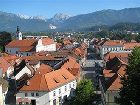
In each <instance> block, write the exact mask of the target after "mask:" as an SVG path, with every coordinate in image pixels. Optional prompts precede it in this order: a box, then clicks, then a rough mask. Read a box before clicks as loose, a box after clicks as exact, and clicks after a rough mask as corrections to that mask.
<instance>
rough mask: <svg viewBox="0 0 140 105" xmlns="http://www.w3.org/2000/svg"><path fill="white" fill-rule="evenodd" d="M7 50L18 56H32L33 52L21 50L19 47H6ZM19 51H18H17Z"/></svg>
mask: <svg viewBox="0 0 140 105" xmlns="http://www.w3.org/2000/svg"><path fill="white" fill-rule="evenodd" d="M5 52H7V53H8V54H16V55H17V56H30V55H32V54H33V52H19V48H8V47H6V48H5ZM17 52H18V53H17Z"/></svg>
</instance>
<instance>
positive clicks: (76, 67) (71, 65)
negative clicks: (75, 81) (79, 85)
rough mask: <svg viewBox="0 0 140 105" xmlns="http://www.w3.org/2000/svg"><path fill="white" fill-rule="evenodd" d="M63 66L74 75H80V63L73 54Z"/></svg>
mask: <svg viewBox="0 0 140 105" xmlns="http://www.w3.org/2000/svg"><path fill="white" fill-rule="evenodd" d="M61 68H66V69H67V70H68V71H69V72H70V73H71V74H73V75H74V76H79V75H80V64H79V63H77V62H76V59H75V58H73V57H71V56H69V60H68V61H67V62H65V63H64V65H63V66H62V67H61Z"/></svg>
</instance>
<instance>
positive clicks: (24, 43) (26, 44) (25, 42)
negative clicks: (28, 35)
mask: <svg viewBox="0 0 140 105" xmlns="http://www.w3.org/2000/svg"><path fill="white" fill-rule="evenodd" d="M36 43H37V40H35V39H30V40H27V39H26V40H13V41H11V42H10V43H9V44H8V45H6V47H30V46H33V45H34V44H36Z"/></svg>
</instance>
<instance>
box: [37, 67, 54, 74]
mask: <svg viewBox="0 0 140 105" xmlns="http://www.w3.org/2000/svg"><path fill="white" fill-rule="evenodd" d="M52 71H53V69H52V67H50V66H49V65H45V64H41V65H40V67H39V68H38V70H37V71H36V73H37V74H42V75H43V74H46V73H50V72H52Z"/></svg>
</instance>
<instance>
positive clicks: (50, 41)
mask: <svg viewBox="0 0 140 105" xmlns="http://www.w3.org/2000/svg"><path fill="white" fill-rule="evenodd" d="M53 43H54V40H53V39H51V38H49V37H48V38H43V39H42V44H43V45H50V44H53Z"/></svg>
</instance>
